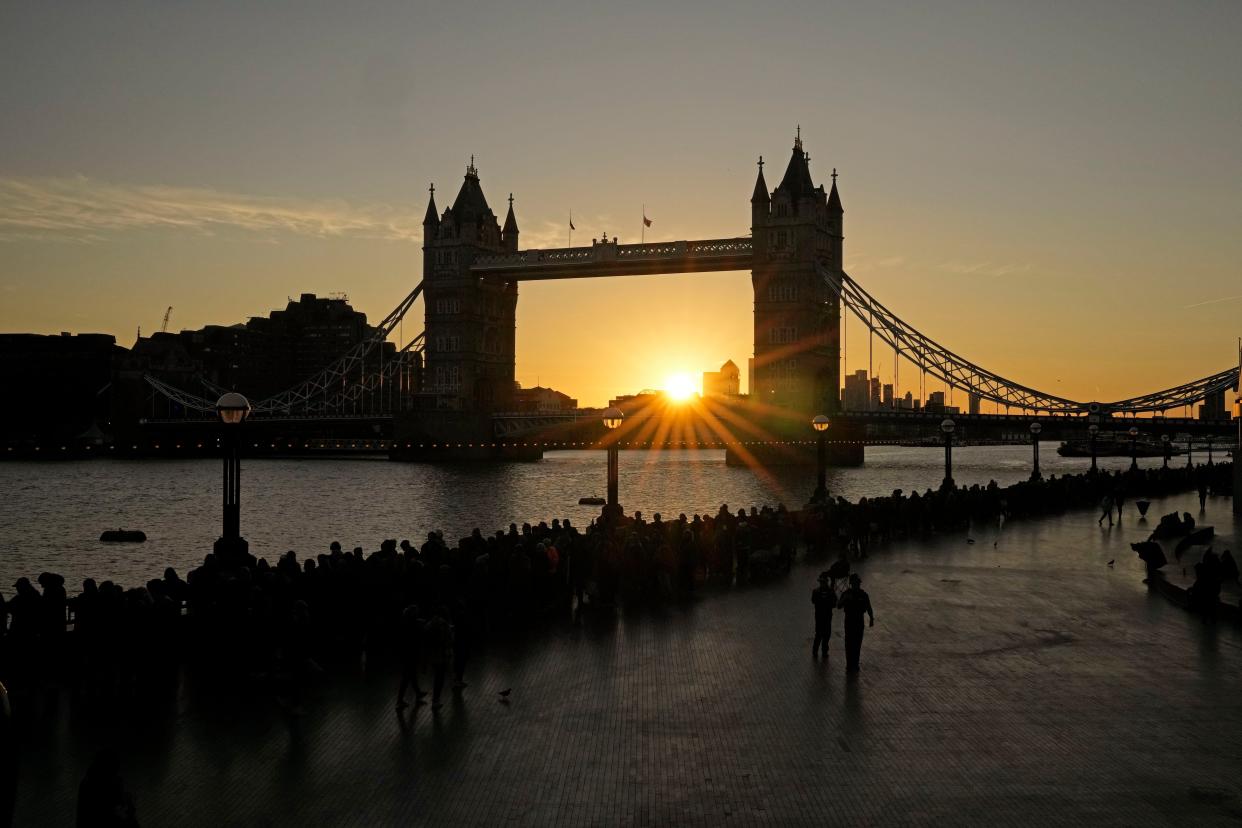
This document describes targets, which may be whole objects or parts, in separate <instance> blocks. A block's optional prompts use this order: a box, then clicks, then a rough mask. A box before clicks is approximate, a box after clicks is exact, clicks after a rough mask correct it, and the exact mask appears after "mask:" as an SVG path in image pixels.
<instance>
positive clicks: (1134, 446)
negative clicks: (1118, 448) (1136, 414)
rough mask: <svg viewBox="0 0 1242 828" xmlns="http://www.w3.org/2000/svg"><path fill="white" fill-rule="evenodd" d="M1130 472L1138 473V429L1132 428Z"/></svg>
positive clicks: (1130, 431)
mask: <svg viewBox="0 0 1242 828" xmlns="http://www.w3.org/2000/svg"><path fill="white" fill-rule="evenodd" d="M1127 433H1128V434H1129V435H1130V471H1138V427H1137V426H1130V430H1129V432H1127Z"/></svg>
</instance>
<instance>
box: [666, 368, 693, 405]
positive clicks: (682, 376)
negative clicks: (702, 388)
mask: <svg viewBox="0 0 1242 828" xmlns="http://www.w3.org/2000/svg"><path fill="white" fill-rule="evenodd" d="M698 392H699V384H698V383H697V382H695V381H694V378H693V377H691V376H690V375H689V374H687V373H684V372H679V373H676V374H669V375H668V376H667V377H665V379H664V393H665V394H666V395H668V398H669V399H670V400H673V401H674V402H685V401H686V400H688V399H690V398H691V397H693V396H694V395H695V394H697V393H698Z"/></svg>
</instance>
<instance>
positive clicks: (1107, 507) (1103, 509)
mask: <svg viewBox="0 0 1242 828" xmlns="http://www.w3.org/2000/svg"><path fill="white" fill-rule="evenodd" d="M1104 518H1108V528H1109V529H1112V528H1113V496H1112V495H1109V494H1106V495H1104V499H1103V500H1101V501H1100V519H1099V520H1097V521H1096V522H1095V523H1096V525H1097V526H1102V525H1103V524H1104Z"/></svg>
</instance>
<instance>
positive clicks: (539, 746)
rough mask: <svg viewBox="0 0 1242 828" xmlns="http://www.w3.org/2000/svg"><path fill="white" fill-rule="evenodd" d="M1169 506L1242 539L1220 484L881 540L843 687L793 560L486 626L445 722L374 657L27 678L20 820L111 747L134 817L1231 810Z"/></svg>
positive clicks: (1231, 688)
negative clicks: (1156, 558) (492, 639)
mask: <svg viewBox="0 0 1242 828" xmlns="http://www.w3.org/2000/svg"><path fill="white" fill-rule="evenodd" d="M1174 509H1176V510H1178V511H1189V512H1191V514H1193V515H1195V516H1196V519H1197V520H1198V521H1199V523H1200V525H1214V526H1215V527H1216V529H1217V533H1218V535H1219V536H1220V537H1219V538H1218V540H1217V543H1216V548H1217V549H1218V550H1220V549H1224V548H1231V549H1233V550H1234V551H1235V553H1237V552H1238V551H1239V540H1242V539H1240V538H1239V531H1240V530H1239V526H1238V525H1237V524H1236V523H1235V522H1234V517H1233V515H1232V514H1231V512H1230V504H1229V502H1228V500H1227V499H1225V498H1212V499H1210V500H1209V501H1208V505H1207V510H1206V513H1204V514H1202V515H1200V514H1199V509H1198V502H1197V498H1196V496H1195V495H1194V494H1193V493H1186V494H1184V495H1176V496H1171V497H1167V498H1162V499H1158V500H1155V501H1154V502H1153V503H1152V506H1151V510H1150V511H1149V520H1148V521H1147V522H1145V523H1141V522H1139V521H1138V514H1137V511H1135V510H1134V509H1133V507H1132V505H1131V506H1129V507H1128V508H1127V511H1126V515H1125V517H1124V518H1123V521H1122V523H1121V525H1120V526H1118V527H1114V528H1113V529H1111V530H1107V529H1102V528H1100V527H1099V526H1097V524H1096V518H1097V514H1096V512H1094V511H1089V510H1083V511H1071V512H1068V513H1066V514H1064V515H1062V516H1058V517H1055V518H1046V519H1032V520H1027V521H1020V522H1014V523H1011V524H1009V525H1007V526H1006V527H1005V528H1004V530H1003V533H1001V534H1000V535H999V536H998V533H997V530H996V528H995V527H994V526H989V527H976V528H975V529H974V531H973V532H972V533H970V537H971V538H973V540H974V541H975V542H974V543H969V542H968V540H967V534H966V533H954V534H951V535H941V536H938V537H936V538H934V539H931V540H920V541H908V542H901V543H896V544H893V545H891V546H887V547H885V548H882V549H879V550H877V551H876V552H874V553H873V554H872V556H871V557H870V558H869V559H868V560H866V561H864V562H863V563H862V565H861V567H859V571H861V573H862V576H863V580H864V587H865V588H866V589H867V590H868V591H869V592H870V594H871V598H872V602H873V604H874V606H875V611H876V616H877V622H876V625H875V627H874V628H873V629H870V630H868V632H867V637H866V641H865V644H864V647H863V658H862V672H861V674H860V675H858V676H857V677H856V678H849V677H847V676H846V674H845V671H844V651H843V648H842V639H841V619H840V618H839V617H838V618H837V622H836V624H834V638H833V641H832V650H831V652H832V655H831V658H830V659H829V661H828V662H827V663H823V662H816V661H813V660H812V658H811V655H810V646H811V638H812V633H813V621H812V610H811V604H810V600H809V593H810V590H811V588H812V587H813V586H814V583H815V575H816V574H817V573H818V572H819V570H820V569H822V568H823V566H824V564H822V563H804V564H799V565H797V566H795V567H794V571H793V573H792V574H791V576H790V577H788V578H787V579H780V580H777V581H775V582H772V583H768V584H765V585H756V586H749V587H742V588H736V589H733V590H729V591H711V590H709V591H707V592H706V594H703V595H701V596H700V597H699V598H698V599H697V600H695V601H693V602H691V603H688V604H684V605H673V606H670V607H667V608H664V609H661V610H653V609H636V610H632V611H620V612H618V613H615V614H614V613H602V612H600V613H595V614H590V613H588V614H586V615H584V617H583V618H582V619H581V621H580V623H578V624H576V625H569V624H566V625H564V626H560V625H554V626H552V627H550V628H549V629H547V630H545V631H542V632H540V633H537V634H532V635H531V636H530V637H529V639H528V640H527V641H526V642H525V643H515V644H508V645H506V644H505V643H503V642H501V643H493V644H491V645H489V648H488V650H487V652H485V653H480V654H479V655H478V656H477V657H476V659H475V661H474V662H473V663H472V665H471V670H470V673H471V675H469V676H468V678H469V681H470V687H468V688H467V689H466V690H465V691H464V692H463V693H462V695H461V696H460V697H455V698H452V699H450V700H449V702H448V703H447V704H446V705H445V707H444V709H443V710H441V711H440V712H439V713H438V714H432V713H431V712H430V711H429V710H428V709H427V708H417V709H415V708H411V710H410V711H407V713H406V715H404V716H398V714H397V713H396V712H395V711H394V710H393V701H394V695H395V688H396V682H397V675H396V672H395V667H394V666H393V665H390V664H371V665H369V666H368V667H367V668H366V669H364V670H359V671H357V672H356V673H354V674H351V675H346V676H341V675H335V674H334V675H331V676H328V677H325V678H323V679H321V680H320V681H318V682H317V683H316V684H314V685H313V686H311V687H309V688H308V689H307V691H306V694H305V698H304V699H303V701H302V704H301V707H302V710H301V712H300V714H297V715H294V714H291V713H290V712H288V711H287V710H285V709H284V708H282V707H280V706H279V705H277V704H276V703H275V702H274V701H273V700H272V699H271V698H270V697H269V696H268V695H264V694H254V695H244V694H242V695H241V696H240V698H238V697H236V696H231V695H230V693H229V692H228V691H227V689H226V690H225V691H223V692H222V691H221V690H220V688H216V687H211V686H209V685H207V684H205V683H202V682H201V681H199V680H194V681H185V682H183V683H182V686H181V689H180V691H179V692H177V693H175V694H174V693H171V692H170V693H169V695H168V698H167V700H166V701H165V702H164V703H162V704H161V703H156V704H154V705H153V704H151V703H150V702H143V703H141V704H137V703H136V704H134V706H133V707H131V708H122V709H120V710H118V709H116V708H114V707H113V708H109V709H106V710H101V709H99V708H98V707H96V706H93V705H92V704H91V703H90V702H89V701H88V700H82V699H75V698H73V697H72V696H71V694H69V693H68V692H65V691H52V690H49V691H48V692H46V693H44V694H34V695H32V697H30V698H26V699H22V700H20V701H21V705H20V709H21V710H22V711H23V717H24V718H23V720H22V721H21V722H20V723H19V724H20V728H21V731H22V744H23V755H22V757H21V763H22V764H21V781H20V787H19V794H18V796H19V801H18V808H17V814H16V824H18V825H70V824H72V821H73V816H72V815H73V803H74V797H75V793H76V789H77V784H78V782H79V780H80V779H81V778H82V775H83V773H84V772H85V769H86V766H87V764H88V763H89V761H90V758H91V756H92V754H93V752H94V750H95V749H96V748H97V747H98V746H100V745H101V744H112V745H114V746H116V747H117V749H118V750H119V751H120V753H121V757H122V765H123V775H124V778H125V781H126V785H127V787H128V789H129V790H130V791H132V793H133V795H134V799H135V803H136V806H137V814H138V818H139V820H140V821H141V823H142V824H144V825H169V824H178V825H301V826H309V825H354V824H357V825H375V824H428V825H456V824H466V825H470V824H478V825H496V824H512V825H540V826H542V825H592V824H598V825H618V824H620V825H686V824H692V825H721V824H738V825H751V824H771V825H822V824H862V825H867V824H873V825H909V824H943V823H949V822H952V823H953V824H978V825H984V824H986V825H995V824H998V823H1001V824H1004V823H1008V824H1015V825H1017V824H1020V825H1047V824H1057V823H1070V822H1074V823H1083V824H1104V825H1146V824H1156V825H1159V824H1168V825H1173V824H1178V825H1183V824H1197V825H1213V824H1232V823H1236V822H1237V821H1238V820H1242V741H1240V740H1239V738H1238V734H1239V733H1242V706H1240V705H1239V704H1238V702H1237V691H1238V687H1239V686H1240V683H1242V635H1240V634H1239V631H1238V630H1237V629H1235V628H1232V627H1224V626H1222V627H1215V628H1214V627H1208V626H1205V625H1204V624H1203V622H1201V621H1200V620H1199V619H1198V618H1196V617H1194V616H1192V615H1190V614H1189V613H1187V612H1186V611H1185V610H1183V609H1181V608H1180V607H1178V606H1176V605H1174V604H1172V603H1171V602H1169V601H1168V600H1166V599H1164V598H1163V597H1162V596H1160V595H1158V594H1156V593H1152V592H1149V591H1148V590H1147V588H1146V587H1145V586H1144V585H1143V584H1142V578H1143V574H1144V573H1143V568H1142V566H1141V564H1140V562H1139V561H1138V559H1137V557H1136V556H1135V555H1134V553H1133V552H1131V550H1130V548H1129V543H1130V542H1133V541H1138V540H1143V539H1145V538H1146V537H1147V535H1148V533H1149V532H1150V529H1151V528H1152V527H1153V526H1154V525H1155V521H1156V520H1157V519H1158V517H1159V515H1161V514H1163V513H1166V512H1169V511H1173V510H1174ZM994 543H995V546H994V545H993V544H994ZM1110 560H1113V561H1115V563H1114V565H1113V566H1112V567H1109V566H1108V565H1107V562H1108V561H1110ZM507 688H511V689H512V693H511V695H510V696H509V697H508V698H509V701H508V702H507V703H501V702H500V701H498V699H499V698H500V697H499V696H498V695H497V693H498V691H500V690H503V689H507Z"/></svg>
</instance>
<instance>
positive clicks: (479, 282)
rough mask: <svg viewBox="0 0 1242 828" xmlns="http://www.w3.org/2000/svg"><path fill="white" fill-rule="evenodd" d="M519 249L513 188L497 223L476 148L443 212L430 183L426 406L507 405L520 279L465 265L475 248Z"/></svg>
mask: <svg viewBox="0 0 1242 828" xmlns="http://www.w3.org/2000/svg"><path fill="white" fill-rule="evenodd" d="M517 249H518V226H517V219H516V218H515V217H514V215H513V196H512V195H510V196H509V214H508V216H506V217H505V224H504V229H503V230H502V229H501V226H500V223H499V222H498V221H497V219H496V214H495V213H493V212H492V209H491V208H490V207H489V206H488V204H487V198H486V197H484V195H483V188H482V187H481V186H480V185H479V171H478V170H477V169H476V168H475V166H474V157H473V156H472V157H471V159H470V165H469V166H468V167H466V176H465V180H464V181H462V185H461V189H460V190H459V191H458V192H457V198H456V199H455V200H454V201H453V206H452V207H449V208H448V209H446V210H445V211H444V213H443V214H442V215H437V213H436V201H435V187H434V186H433V187H432V188H431V196H430V198H429V199H428V202H427V214H426V216H425V218H424V219H423V300H424V303H425V308H426V319H425V326H424V329H423V330H424V331H425V332H426V338H425V344H424V354H425V359H426V364H425V368H424V371H423V393H422V395H421V398H422V403H421V406H422V407H423V408H424V409H427V408H430V409H438V410H443V411H459V412H466V413H473V414H487V413H490V412H493V411H507V410H510V409H511V408H512V404H513V387H514V386H513V375H514V345H515V336H516V316H515V314H516V311H517V282H516V281H510V280H506V279H504V278H503V277H492V276H477V275H474V274H472V273H471V272H470V266H471V264H472V263H473V262H474V260H475V257H477V256H479V255H483V254H492V253H506V252H516V251H517Z"/></svg>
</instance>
